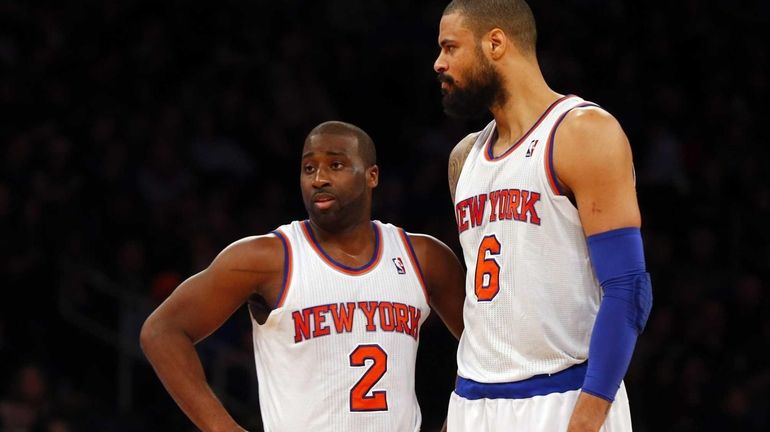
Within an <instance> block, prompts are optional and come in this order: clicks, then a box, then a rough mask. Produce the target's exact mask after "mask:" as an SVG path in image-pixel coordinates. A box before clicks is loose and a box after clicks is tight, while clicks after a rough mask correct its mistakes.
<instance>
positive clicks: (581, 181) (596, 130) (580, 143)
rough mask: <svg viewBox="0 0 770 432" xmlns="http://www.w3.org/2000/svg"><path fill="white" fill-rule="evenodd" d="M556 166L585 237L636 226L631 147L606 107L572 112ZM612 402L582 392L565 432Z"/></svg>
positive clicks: (591, 427)
mask: <svg viewBox="0 0 770 432" xmlns="http://www.w3.org/2000/svg"><path fill="white" fill-rule="evenodd" d="M555 142H556V146H555V147H554V169H555V170H556V173H557V177H558V181H559V183H560V186H562V187H563V189H564V190H565V192H566V193H567V194H571V195H573V196H574V198H575V201H576V203H577V208H578V213H579V215H580V221H581V223H582V225H583V230H584V232H585V234H586V236H591V235H594V234H598V233H603V232H607V231H610V230H615V229H618V228H628V227H637V228H638V227H639V226H640V225H641V217H640V214H639V206H638V204H637V200H636V191H635V187H634V176H633V164H632V157H631V148H630V145H629V143H628V139H627V138H626V136H625V134H624V133H623V130H622V129H621V127H620V125H619V124H618V122H617V121H616V120H615V119H614V118H613V117H612V116H610V115H609V114H607V113H606V112H604V111H601V110H598V109H595V108H588V109H577V110H575V111H573V112H571V113H570V114H569V115H568V117H567V118H566V119H565V121H564V122H563V124H562V125H561V126H560V128H559V129H558V130H557V133H556V137H555ZM610 405H611V402H609V401H607V400H605V399H602V398H600V397H597V396H594V395H592V394H590V393H587V392H581V393H580V396H579V397H578V401H577V404H576V405H575V409H574V411H573V414H572V417H571V419H570V424H569V428H568V431H570V432H576V431H598V430H599V428H600V427H601V426H602V424H603V423H604V420H605V418H606V416H607V413H608V412H609V409H610Z"/></svg>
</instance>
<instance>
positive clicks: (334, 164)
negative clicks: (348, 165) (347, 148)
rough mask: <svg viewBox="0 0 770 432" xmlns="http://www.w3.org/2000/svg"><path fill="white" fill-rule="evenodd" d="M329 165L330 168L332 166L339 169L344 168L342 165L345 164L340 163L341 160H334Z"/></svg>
mask: <svg viewBox="0 0 770 432" xmlns="http://www.w3.org/2000/svg"><path fill="white" fill-rule="evenodd" d="M330 166H331V168H332V169H333V170H340V169H342V168H344V167H345V164H343V163H342V162H340V161H334V162H332V163H331V165H330Z"/></svg>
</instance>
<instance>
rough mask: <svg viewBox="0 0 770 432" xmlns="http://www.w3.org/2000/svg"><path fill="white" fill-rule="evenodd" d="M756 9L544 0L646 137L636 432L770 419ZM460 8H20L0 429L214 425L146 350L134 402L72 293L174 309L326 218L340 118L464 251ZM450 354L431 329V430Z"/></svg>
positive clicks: (392, 201) (639, 151)
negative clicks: (302, 171) (244, 244)
mask: <svg viewBox="0 0 770 432" xmlns="http://www.w3.org/2000/svg"><path fill="white" fill-rule="evenodd" d="M706 3H708V4H706ZM739 3H740V5H739V4H738V3H735V2H729V1H726V0H720V1H714V2H698V1H682V2H614V1H601V0H570V1H556V0H543V1H535V0H532V1H531V4H532V7H533V10H534V11H535V15H536V18H537V20H538V27H539V44H538V52H539V57H540V62H541V65H542V67H543V71H544V74H545V76H546V79H547V80H548V82H549V83H550V84H551V86H552V88H553V89H554V90H556V91H558V92H560V93H574V94H578V95H580V96H582V97H584V98H586V99H589V100H592V101H595V102H597V103H599V104H600V105H602V106H603V107H605V108H606V109H608V110H609V111H610V112H612V113H613V114H614V115H615V116H616V117H617V118H618V119H619V120H620V122H621V123H622V124H623V126H624V128H625V130H626V133H627V134H628V136H629V139H630V141H631V144H632V148H633V151H634V158H635V162H636V171H637V176H638V177H637V178H638V184H637V186H638V193H639V199H640V205H641V209H642V216H643V224H644V226H643V230H642V232H643V235H644V239H645V245H646V253H647V263H648V268H649V271H650V273H651V274H652V279H653V288H654V295H655V304H654V308H653V311H652V315H651V317H650V321H649V323H648V326H647V329H646V330H645V332H644V334H643V335H642V337H641V339H640V342H639V344H638V346H637V350H636V354H635V358H634V361H633V363H632V365H631V369H630V371H629V374H628V376H627V379H626V385H627V387H628V389H629V397H630V400H631V409H632V414H633V416H634V424H635V429H636V430H638V431H661V430H666V431H701V430H703V431H711V430H713V431H724V430H741V431H752V430H757V431H759V430H763V431H764V430H770V391H768V390H770V363H768V362H767V360H766V357H765V356H764V354H762V353H764V351H765V348H766V347H767V346H770V294H768V289H769V288H770V229H768V228H767V224H768V221H770V181H769V180H768V176H767V175H766V174H767V173H768V171H769V170H770V162H768V161H770V158H769V157H768V156H770V155H768V153H770V152H769V151H768V143H770V133H769V132H768V130H769V129H768V128H766V127H761V122H762V121H763V120H762V119H763V118H765V117H766V116H765V115H764V113H766V112H767V110H766V104H767V102H766V101H767V100H768V97H769V96H770V88H769V87H770V59H769V58H768V57H769V56H768V50H767V41H768V40H770V37H768V36H770V35H768V30H767V28H768V25H769V24H770V5H769V4H768V2H763V1H759V0H757V1H747V2H739ZM444 4H445V3H444V2H443V1H441V2H439V1H425V2H414V1H408V0H388V1H385V0H367V1H360V0H329V1H324V2H315V1H309V0H308V1H302V0H286V1H280V2H263V1H254V2H240V1H234V0H223V1H219V2H202V1H192V2H189V1H181V0H172V1H168V2H150V1H146V0H121V1H115V2H99V1H93V0H87V1H81V2H57V1H34V2H30V1H23V0H4V1H3V2H0V106H2V108H3V109H2V111H3V115H2V116H0V125H1V126H0V143H1V145H0V285H1V286H2V300H0V430H1V431H8V432H16V431H18V432H38V431H44V432H72V431H91V430H94V431H103V430H110V431H117V432H122V431H147V430H186V431H187V430H189V431H191V430H194V429H193V428H192V426H191V425H190V424H189V422H188V421H187V420H186V419H185V418H184V416H183V415H182V414H181V412H180V411H179V410H178V409H177V408H176V406H175V405H174V404H173V402H172V401H171V400H170V397H169V396H168V395H167V394H166V393H165V392H164V391H163V389H162V387H161V385H160V383H159V382H158V381H157V379H156V378H155V377H154V375H153V373H152V370H151V369H150V368H149V366H148V365H147V364H146V363H145V362H144V361H143V360H142V359H141V357H132V360H131V363H130V364H129V366H128V367H129V368H130V370H131V371H133V373H132V375H131V376H132V381H133V384H134V386H133V392H132V394H130V395H126V394H120V390H119V389H122V388H124V387H121V386H119V385H118V384H117V383H116V381H117V378H116V377H117V376H118V365H117V363H118V360H117V359H118V358H119V357H120V355H119V353H118V351H119V346H118V345H115V344H111V343H109V341H105V340H104V338H102V339H100V338H98V337H96V336H95V332H94V331H89V329H88V328H87V327H85V328H84V327H83V326H80V325H77V324H76V323H74V322H73V321H72V320H71V319H67V317H66V316H65V315H63V313H62V310H63V306H62V303H63V302H64V301H65V300H66V302H67V304H70V305H73V304H74V306H72V307H74V308H75V309H77V310H78V311H79V312H81V313H83V314H87V315H88V316H90V317H92V319H93V320H95V322H98V323H102V324H103V325H105V326H107V327H111V326H112V327H116V326H117V325H118V324H116V322H117V321H119V317H118V316H119V315H120V313H119V312H118V311H117V309H118V308H119V307H120V304H118V305H115V304H113V303H115V302H109V301H107V300H105V299H103V298H96V297H97V295H96V294H93V292H92V291H89V290H87V289H85V287H84V286H85V285H86V283H85V281H86V280H87V279H88V277H86V276H85V275H93V274H97V275H99V277H101V278H103V279H104V280H106V281H109V284H110V285H111V286H115V287H117V288H116V289H117V290H118V291H119V292H120V293H125V295H126V298H139V299H144V300H146V301H147V302H148V304H150V305H156V304H158V303H159V302H160V301H162V300H163V299H164V298H165V297H166V296H167V295H168V294H169V292H170V291H171V290H173V289H174V287H176V285H177V284H178V283H179V282H181V281H182V280H184V278H186V277H187V276H189V275H191V274H193V273H195V272H197V271H200V270H201V269H203V268H205V267H206V266H207V264H208V263H209V262H210V261H211V259H212V258H213V257H214V256H215V255H216V254H217V253H218V251H219V250H221V249H222V248H223V247H224V246H226V245H227V244H229V243H230V242H232V241H234V240H236V239H238V238H241V237H244V236H247V235H254V234H262V233H266V232H268V231H270V230H272V229H273V228H275V227H276V226H278V225H281V224H283V223H287V222H289V221H291V220H296V219H304V218H305V213H304V209H303V207H302V204H301V200H300V196H299V188H298V174H299V169H298V168H299V152H300V150H301V146H302V142H303V139H304V136H305V134H306V133H307V132H308V131H309V130H310V129H311V128H312V127H313V126H315V125H316V124H318V123H320V122H322V121H325V120H330V119H340V120H345V121H349V122H352V123H355V124H357V125H359V126H361V127H362V128H364V129H365V130H366V131H367V132H369V134H370V135H371V136H372V137H373V139H374V141H375V143H376V144H377V146H378V156H379V165H380V167H381V171H382V174H381V175H382V178H381V184H380V187H379V188H378V190H377V191H376V192H375V201H376V206H375V209H374V215H375V217H376V218H377V219H381V220H383V221H387V222H391V223H394V224H397V225H401V226H403V227H405V228H406V229H407V230H409V231H417V232H426V233H430V234H432V235H434V236H436V237H438V238H440V239H441V240H443V241H444V242H446V243H447V244H449V245H451V246H452V247H453V248H454V249H455V251H456V252H457V253H458V255H459V254H461V251H460V249H459V246H458V243H457V239H456V227H455V223H454V219H453V211H452V205H451V203H450V198H449V194H448V192H447V186H446V162H447V159H448V154H449V151H450V149H451V147H452V146H453V145H454V143H456V142H457V140H459V139H460V138H461V137H463V136H464V135H465V134H466V133H468V132H470V131H472V130H476V129H479V128H480V127H481V125H482V124H484V123H486V121H488V120H480V121H468V122H459V121H451V120H447V119H446V118H445V116H444V114H443V113H442V112H441V105H440V94H439V91H438V85H437V82H436V79H435V73H434V72H433V70H432V64H433V60H434V59H435V56H436V54H437V53H438V48H437V44H436V38H437V27H438V20H439V18H440V15H441V11H442V9H443V6H444ZM89 277H90V276H89ZM122 295H123V294H121V296H122ZM119 298H123V297H119ZM117 303H121V302H117ZM142 318H143V316H140V317H139V318H138V319H134V320H133V321H129V324H128V327H129V334H132V333H131V332H132V331H133V332H138V326H139V325H141V319H142ZM132 323H133V324H132ZM137 334H138V333H137ZM249 334H250V327H249V323H248V317H247V314H246V312H245V310H240V311H238V312H237V313H236V316H235V317H234V318H233V320H232V323H228V325H227V326H226V328H225V329H223V331H221V332H218V333H217V334H216V335H215V336H213V337H215V338H221V339H225V340H227V341H228V342H230V344H231V345H232V346H235V347H236V351H240V352H242V353H244V355H245V356H247V357H248V356H249V355H250V350H251V346H250V344H251V342H250V339H249ZM137 344H138V341H137ZM454 349H455V345H454V342H453V341H452V339H451V337H450V336H449V335H448V332H446V331H445V330H444V329H443V328H442V326H441V325H440V324H437V323H436V321H435V320H431V321H430V322H429V325H427V326H426V327H425V329H424V333H423V336H422V337H421V348H420V355H419V363H418V372H417V375H418V376H417V386H418V388H417V390H418V394H419V397H420V401H421V404H422V407H423V417H424V429H425V430H433V429H434V428H437V427H438V426H440V424H441V423H442V421H443V416H444V415H445V410H446V403H447V400H448V395H449V391H451V388H452V379H453V377H454V368H455V363H454V361H455V360H454ZM252 375H253V374H252ZM241 381H242V383H241V387H251V386H256V379H255V377H254V376H245V377H241ZM236 393H238V391H236ZM241 393H243V394H247V395H248V394H253V393H252V392H250V391H249V390H243V389H241ZM244 397H246V396H244ZM249 397H250V396H249ZM120 401H122V402H120ZM246 406H247V407H248V408H246V409H242V410H240V411H239V410H235V413H236V418H239V419H240V420H242V421H243V422H244V423H245V424H249V423H250V424H249V426H251V427H253V428H255V429H254V430H258V428H259V420H258V418H259V417H258V406H257V405H256V402H255V401H253V400H248V403H247V404H246Z"/></svg>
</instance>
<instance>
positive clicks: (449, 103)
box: [438, 53, 505, 119]
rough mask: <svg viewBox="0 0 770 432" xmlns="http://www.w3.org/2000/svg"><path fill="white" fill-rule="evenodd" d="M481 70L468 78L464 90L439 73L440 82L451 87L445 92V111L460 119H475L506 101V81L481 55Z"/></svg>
mask: <svg viewBox="0 0 770 432" xmlns="http://www.w3.org/2000/svg"><path fill="white" fill-rule="evenodd" d="M478 63H479V66H478V68H476V69H474V70H473V71H472V73H471V74H470V75H469V77H468V80H467V82H466V84H465V86H464V87H457V86H456V84H455V79H454V78H453V77H452V76H451V75H448V74H445V73H440V74H439V75H438V80H439V82H442V83H443V82H445V83H447V84H449V85H450V87H449V88H447V89H442V93H443V98H442V99H441V103H442V104H443V105H444V112H445V113H446V114H447V115H448V116H450V117H454V118H458V119H475V118H479V117H483V116H484V115H485V114H486V113H487V112H488V111H489V109H490V108H491V107H492V106H493V105H495V104H502V103H504V102H505V93H504V91H503V80H502V77H501V76H500V74H498V73H497V71H496V70H495V69H494V67H492V64H491V63H489V61H488V60H487V59H486V57H484V55H483V54H481V53H479V55H478Z"/></svg>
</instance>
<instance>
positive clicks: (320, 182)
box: [313, 167, 331, 189]
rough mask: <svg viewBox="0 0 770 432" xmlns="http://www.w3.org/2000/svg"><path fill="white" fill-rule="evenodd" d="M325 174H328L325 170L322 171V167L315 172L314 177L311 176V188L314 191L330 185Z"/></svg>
mask: <svg viewBox="0 0 770 432" xmlns="http://www.w3.org/2000/svg"><path fill="white" fill-rule="evenodd" d="M327 174H328V173H327V171H326V169H324V168H323V167H321V168H319V169H318V170H316V172H315V175H314V176H313V187H314V188H315V189H321V188H323V187H326V186H329V185H330V184H331V183H330V182H329V176H328V175H327Z"/></svg>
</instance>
